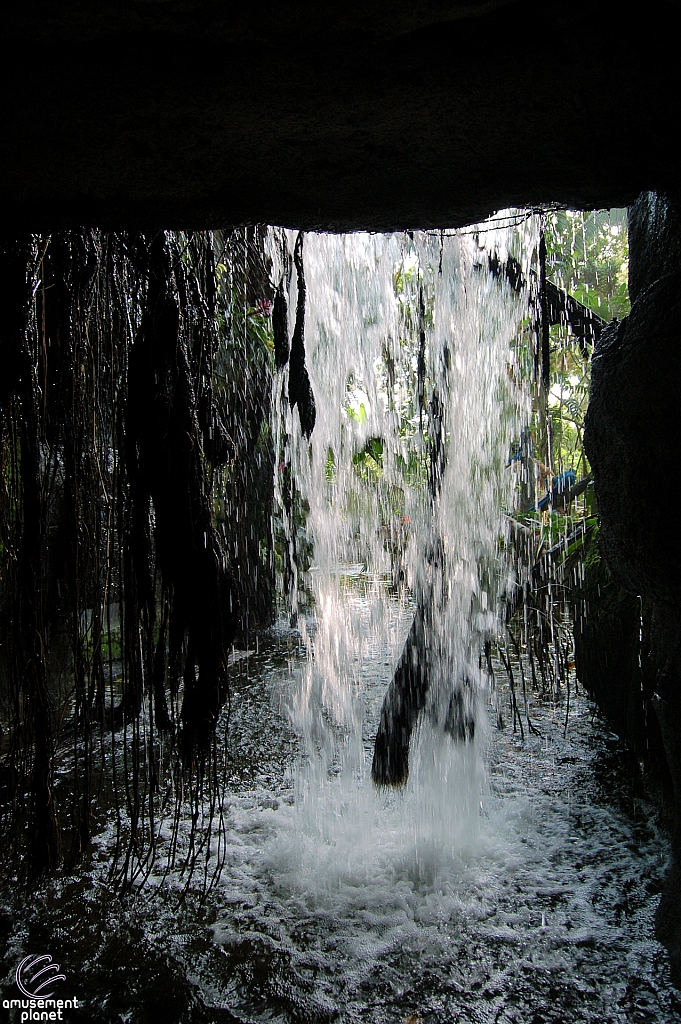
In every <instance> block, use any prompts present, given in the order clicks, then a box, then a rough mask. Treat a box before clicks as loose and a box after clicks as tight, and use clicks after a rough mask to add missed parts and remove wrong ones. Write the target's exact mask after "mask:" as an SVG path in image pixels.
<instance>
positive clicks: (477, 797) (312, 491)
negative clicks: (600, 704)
mask: <svg viewBox="0 0 681 1024" xmlns="http://www.w3.org/2000/svg"><path fill="white" fill-rule="evenodd" d="M500 224H501V221H497V222H496V223H495V222H490V223H488V224H485V225H482V226H480V227H479V228H478V229H477V230H476V229H473V230H468V231H467V232H465V233H463V232H462V233H456V232H451V233H449V232H448V233H445V232H438V233H413V234H412V233H409V234H394V235H369V234H356V235H345V236H339V235H328V234H319V235H308V236H306V237H305V239H304V249H303V261H304V280H305V291H306V310H305V313H306V317H305V350H306V365H307V370H308V373H309V377H310V381H311V385H312V391H313V393H314V397H315V402H316V410H317V414H316V425H315V427H314V430H313V432H312V434H311V437H310V438H309V440H308V438H307V437H305V436H304V434H303V432H302V431H301V427H300V420H299V416H298V411H297V409H296V408H293V409H291V406H290V403H289V401H288V400H287V382H286V375H287V372H288V371H287V370H284V371H282V373H281V374H280V375H279V378H278V380H277V382H276V384H275V436H276V444H277V446H278V451H279V453H280V456H279V458H278V460H277V462H278V465H277V471H276V472H277V480H276V488H275V489H276V493H277V496H278V500H279V507H280V514H281V524H282V525H281V532H282V538H283V549H284V556H285V560H286V561H288V562H289V563H290V564H291V565H293V569H292V570H291V571H289V572H288V573H287V574H286V576H287V580H288V594H287V600H288V602H289V609H290V619H291V622H292V623H294V624H296V625H297V626H298V628H299V630H300V632H301V635H302V638H303V642H304V644H305V646H306V649H307V661H306V665H305V667H304V669H303V671H302V672H300V673H299V679H298V686H297V690H296V693H295V696H294V698H293V699H292V702H291V708H290V714H291V718H292V721H293V724H294V726H295V728H296V731H297V732H298V734H299V736H300V738H301V741H302V747H303V750H304V755H303V758H302V761H301V764H300V766H299V771H298V800H297V804H298V808H299V818H300V820H299V832H300V836H301V837H307V838H308V839H309V842H310V843H311V844H312V845H313V846H314V848H315V849H316V854H315V856H316V857H318V856H319V853H320V849H323V848H326V851H327V854H328V851H329V848H331V849H333V850H335V851H336V854H335V855H336V856H337V857H338V858H340V861H339V863H340V862H342V863H343V864H345V866H346V867H347V866H348V865H352V864H360V863H362V862H364V861H366V858H367V856H369V855H370V853H372V854H373V853H376V851H377V850H378V849H380V848H381V847H382V846H386V845H387V846H390V847H391V848H392V847H397V848H401V849H403V848H404V847H405V845H406V846H408V847H410V848H411V849H412V850H413V851H414V852H415V854H416V858H417V860H419V859H420V860H421V862H423V859H424V857H425V858H426V859H427V854H426V851H430V853H431V854H432V855H433V856H437V857H440V856H447V855H448V854H451V853H453V852H456V851H457V850H458V849H460V848H461V847H462V845H465V844H466V843H468V842H469V841H471V839H472V837H474V835H475V833H476V827H477V821H478V819H479V815H480V806H481V797H482V794H483V789H484V770H483V765H484V749H485V734H486V713H485V704H486V703H489V700H490V682H489V680H488V678H487V676H486V674H485V672H484V671H483V670H482V669H481V667H480V666H481V664H482V662H481V659H480V654H481V649H482V644H483V643H484V640H485V638H486V637H487V636H489V635H490V634H492V633H493V632H494V631H496V630H497V628H498V625H499V622H498V615H499V607H498V605H499V596H500V593H501V591H502V590H503V589H504V587H505V585H506V584H507V582H508V581H507V575H508V570H507V568H506V567H505V565H504V560H503V557H502V554H501V549H502V547H503V538H504V534H505V530H504V524H503V509H504V508H509V507H512V498H513V495H512V491H513V485H514V477H513V474H512V472H511V471H510V470H509V469H507V468H506V463H507V457H508V452H509V446H510V443H511V441H512V438H513V436H514V435H515V436H517V433H518V430H519V425H520V422H521V420H522V419H523V418H524V419H525V421H526V420H527V415H528V397H527V393H526V390H525V389H524V388H523V387H522V386H521V385H520V384H519V383H517V382H518V381H519V380H520V379H521V376H522V374H521V372H520V370H519V362H520V361H521V359H522V355H521V354H520V352H521V348H522V346H521V344H520V342H519V338H520V336H521V333H522V331H521V328H522V324H523V318H525V317H526V316H527V296H518V295H517V294H514V293H513V292H512V291H511V289H510V287H509V285H508V284H507V283H506V281H505V280H503V279H501V278H500V276H499V275H498V274H497V275H494V274H493V273H492V272H491V269H490V262H491V260H492V259H493V258H494V257H496V258H497V260H498V261H502V262H503V260H505V259H506V258H507V257H508V256H509V255H513V257H514V258H515V259H516V260H518V261H519V263H520V265H521V266H523V267H524V269H525V278H526V279H528V277H529V274H528V271H529V261H530V258H531V253H532V249H533V245H534V244H535V237H534V233H535V227H534V224H533V223H532V222H531V221H529V220H528V221H524V222H523V226H522V227H521V229H518V227H517V226H516V227H514V228H504V227H501V226H499V225H500ZM288 241H289V248H290V250H291V251H292V250H293V245H294V236H293V235H291V236H290V237H289V240H288ZM274 257H275V269H276V272H278V273H280V274H281V275H282V279H283V280H286V279H287V280H288V281H289V296H288V299H289V302H288V305H289V309H290V310H294V309H295V308H296V304H297V289H298V286H299V281H298V278H297V276H296V274H295V273H290V274H288V275H287V273H286V265H285V264H286V262H287V261H286V259H284V261H283V263H282V261H281V255H280V254H278V253H275V254H274ZM277 260H278V261H279V263H277ZM308 561H309V562H310V564H309V565H308V564H307V563H308ZM294 563H295V564H294ZM415 617H416V623H415V625H416V626H418V624H419V623H420V624H421V625H420V628H421V630H422V634H423V635H422V637H421V645H422V650H421V655H420V656H421V660H422V661H423V662H424V664H425V672H426V674H427V680H426V682H427V684H428V685H427V686H425V685H424V687H423V689H424V692H423V694H422V695H421V696H420V697H419V708H420V713H419V714H418V716H417V718H416V723H415V728H414V730H413V735H412V737H411V743H410V751H409V759H410V766H411V767H410V771H409V777H408V780H407V782H406V785H405V786H403V787H401V788H400V789H397V790H391V789H380V788H379V789H376V788H375V787H373V786H372V784H371V774H370V768H371V762H372V755H373V745H374V738H375V736H376V732H377V729H378V725H379V716H380V712H381V704H382V701H383V699H384V694H385V692H386V687H387V684H389V683H390V680H391V678H392V674H393V670H394V667H395V664H396V663H397V661H398V658H399V656H400V653H401V650H402V646H403V644H404V642H405V637H406V636H407V632H408V630H409V627H410V624H411V622H412V620H414V618H415ZM412 633H413V629H412ZM369 662H371V664H372V666H374V667H373V668H372V669H371V670H369V669H368V664H369ZM377 663H378V664H379V665H381V666H382V669H383V671H382V673H381V672H377V671H376V668H375V666H376V664H377ZM405 753H407V752H406V751H405ZM301 841H303V839H302V838H301ZM329 856H331V857H332V858H333V856H334V855H333V854H331V855H329ZM327 860H328V857H327ZM329 867H330V865H329V864H328V863H326V865H325V871H326V872H327V874H328V871H329Z"/></svg>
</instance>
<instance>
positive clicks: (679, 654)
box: [585, 192, 681, 981]
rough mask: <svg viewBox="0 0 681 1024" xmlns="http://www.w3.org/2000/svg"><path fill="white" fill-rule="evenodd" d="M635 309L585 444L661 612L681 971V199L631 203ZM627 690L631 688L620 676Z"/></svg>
mask: <svg viewBox="0 0 681 1024" xmlns="http://www.w3.org/2000/svg"><path fill="white" fill-rule="evenodd" d="M629 246H630V292H631V298H632V308H631V313H630V315H629V316H628V317H627V318H626V319H625V320H623V321H622V322H621V323H617V322H613V323H612V324H611V325H609V327H608V328H607V329H606V330H605V331H604V332H603V334H602V335H601V337H600V339H599V341H598V343H597V345H596V348H595V351H594V357H593V364H592V376H591V395H590V401H589V409H588V413H587V421H586V430H585V446H586V450H587V454H588V457H589V461H590V462H591V466H592V469H593V473H594V486H595V490H596V497H597V502H598V510H599V517H600V536H599V540H600V548H601V551H602V554H603V556H604V558H605V560H606V562H607V565H608V568H609V570H610V573H611V575H612V577H613V578H614V580H615V581H616V582H617V583H618V584H619V585H620V586H621V587H622V588H623V589H624V590H625V591H627V592H629V593H630V594H632V595H640V597H641V598H642V599H643V601H644V602H645V605H646V607H647V608H648V609H649V613H648V616H647V618H648V624H649V629H650V656H651V659H652V662H653V666H654V691H653V694H652V700H651V702H650V703H651V704H652V707H653V708H654V710H655V713H656V715H657V718H658V720H659V724H660V730H661V735H662V740H663V743H664V750H665V754H666V760H667V763H668V766H669V771H670V774H671V778H672V783H673V789H674V804H675V811H674V831H673V851H674V862H673V864H672V866H671V868H670V871H669V874H668V877H667V882H666V887H665V890H664V893H663V896H662V900H661V903H660V907H659V910H658V914H657V931H658V936H659V937H660V939H661V940H662V941H664V942H665V943H666V945H667V946H668V947H669V949H670V952H671V954H672V960H673V963H674V967H675V971H676V973H677V981H678V980H679V979H681V866H680V862H681V531H680V530H679V525H678V524H679V498H678V493H679V490H680V489H679V485H678V480H677V478H678V475H679V468H678V459H679V452H680V451H681V415H680V412H681V207H680V206H679V203H678V201H677V200H675V199H673V198H672V197H670V196H669V195H663V194H659V193H651V192H647V193H643V194H642V195H641V196H639V198H638V199H637V201H636V203H634V205H633V206H632V207H631V209H630V218H629ZM612 682H613V688H614V689H618V690H619V691H620V695H621V692H622V691H623V690H624V689H626V687H627V686H628V685H629V684H628V681H627V680H626V679H623V678H613V681H612Z"/></svg>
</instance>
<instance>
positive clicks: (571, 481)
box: [537, 469, 577, 512]
mask: <svg viewBox="0 0 681 1024" xmlns="http://www.w3.org/2000/svg"><path fill="white" fill-rule="evenodd" d="M576 482H577V474H576V473H575V471H574V469H566V470H565V472H564V473H561V474H560V476H554V478H553V480H552V481H551V490H550V491H549V492H548V494H545V495H544V497H543V498H540V500H539V501H538V502H537V510H538V511H539V512H543V511H544V509H545V508H548V507H549V505H555V504H556V502H557V500H558V496H559V495H561V494H564V493H565V491H569V490H570V488H571V487H574V485H575V483H576Z"/></svg>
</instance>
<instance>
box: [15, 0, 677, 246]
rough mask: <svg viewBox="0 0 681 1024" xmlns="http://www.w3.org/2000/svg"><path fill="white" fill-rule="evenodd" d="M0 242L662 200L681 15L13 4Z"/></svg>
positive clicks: (415, 5) (372, 223) (481, 5)
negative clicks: (79, 230) (23, 234)
mask: <svg viewBox="0 0 681 1024" xmlns="http://www.w3.org/2000/svg"><path fill="white" fill-rule="evenodd" d="M5 7H6V8H7V9H6V10H3V16H2V19H1V20H0V58H1V59H0V94H1V95H2V100H3V102H2V104H0V126H1V136H2V140H3V159H2V160H1V161H0V195H1V196H2V205H1V206H0V224H2V223H4V225H5V227H6V228H8V229H17V228H18V229H29V230H35V231H46V230H51V229H54V228H59V227H64V228H66V227H75V226H78V225H83V224H87V225H90V226H97V227H111V228H121V229H128V230H129V229H131V228H134V227H143V228H148V227H159V228H202V227H208V228H217V227H223V226H227V225H236V224H245V223H247V224H254V223H267V222H269V223H275V224H286V225H288V226H290V227H297V228H305V229H313V228H323V229H331V230H353V229H357V228H363V229H369V230H393V229H405V228H425V227H433V228H441V227H455V226H459V225H464V224H470V223H473V222H475V221H476V220H480V219H482V218H483V217H485V216H486V215H488V214H490V213H492V212H493V211H494V210H498V209H502V208H505V207H509V206H512V205H516V206H525V205H534V204H537V203H554V202H558V203H566V204H568V205H571V206H572V207H583V208H590V207H591V208H593V207H607V206H624V205H626V204H627V203H630V202H632V201H633V200H634V199H635V197H636V195H638V193H639V192H640V191H641V189H644V188H658V189H670V188H677V187H679V186H681V180H680V173H681V165H679V162H678V160H677V157H676V151H677V144H676V143H675V142H674V138H675V136H677V135H678V130H677V127H676V126H677V125H678V124H679V123H681V92H680V91H679V89H678V85H677V76H676V66H677V63H678V50H679V44H680V42H681V30H680V28H679V25H680V24H681V20H680V19H679V18H678V5H677V4H676V3H674V2H673V0H651V2H649V3H647V4H646V5H645V8H643V7H641V5H638V4H636V5H634V6H633V10H631V11H627V12H626V13H624V12H623V11H622V5H621V4H618V3H615V2H614V0H589V2H586V0H571V2H570V3H569V4H566V3H564V2H563V0H391V2H388V0H350V2H343V3H341V2H339V0H329V2H325V3H319V2H317V3H315V2H313V0H279V2H276V3H275V2H272V0H264V2H261V3H258V4H248V3H241V4H239V3H226V2H225V0H163V2H161V0H99V2H97V3H92V0H62V2H60V3H58V4H54V3H52V4H46V3H45V2H44V0H25V2H24V3H21V4H10V5H5Z"/></svg>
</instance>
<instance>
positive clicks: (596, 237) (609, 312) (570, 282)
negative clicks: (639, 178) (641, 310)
mask: <svg viewBox="0 0 681 1024" xmlns="http://www.w3.org/2000/svg"><path fill="white" fill-rule="evenodd" d="M545 238H546V251H547V273H548V276H549V278H550V279H551V280H552V281H553V282H554V284H556V285H558V287H559V288H562V289H563V290H564V291H566V292H568V293H569V294H570V295H572V296H574V298H575V299H577V300H578V301H579V302H581V303H582V304H583V305H585V306H588V307H589V308H590V309H593V310H594V312H595V313H598V315H599V316H601V317H603V319H604V320H612V319H614V318H616V319H618V320H621V319H622V318H623V317H625V316H626V315H627V314H628V312H629V308H630V303H629V291H628V288H627V273H628V269H629V243H628V236H627V214H626V210H596V211H594V212H593V213H584V212H581V211H573V210H557V211H555V212H554V213H553V214H551V216H550V218H549V221H548V223H547V225H546V232H545Z"/></svg>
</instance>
